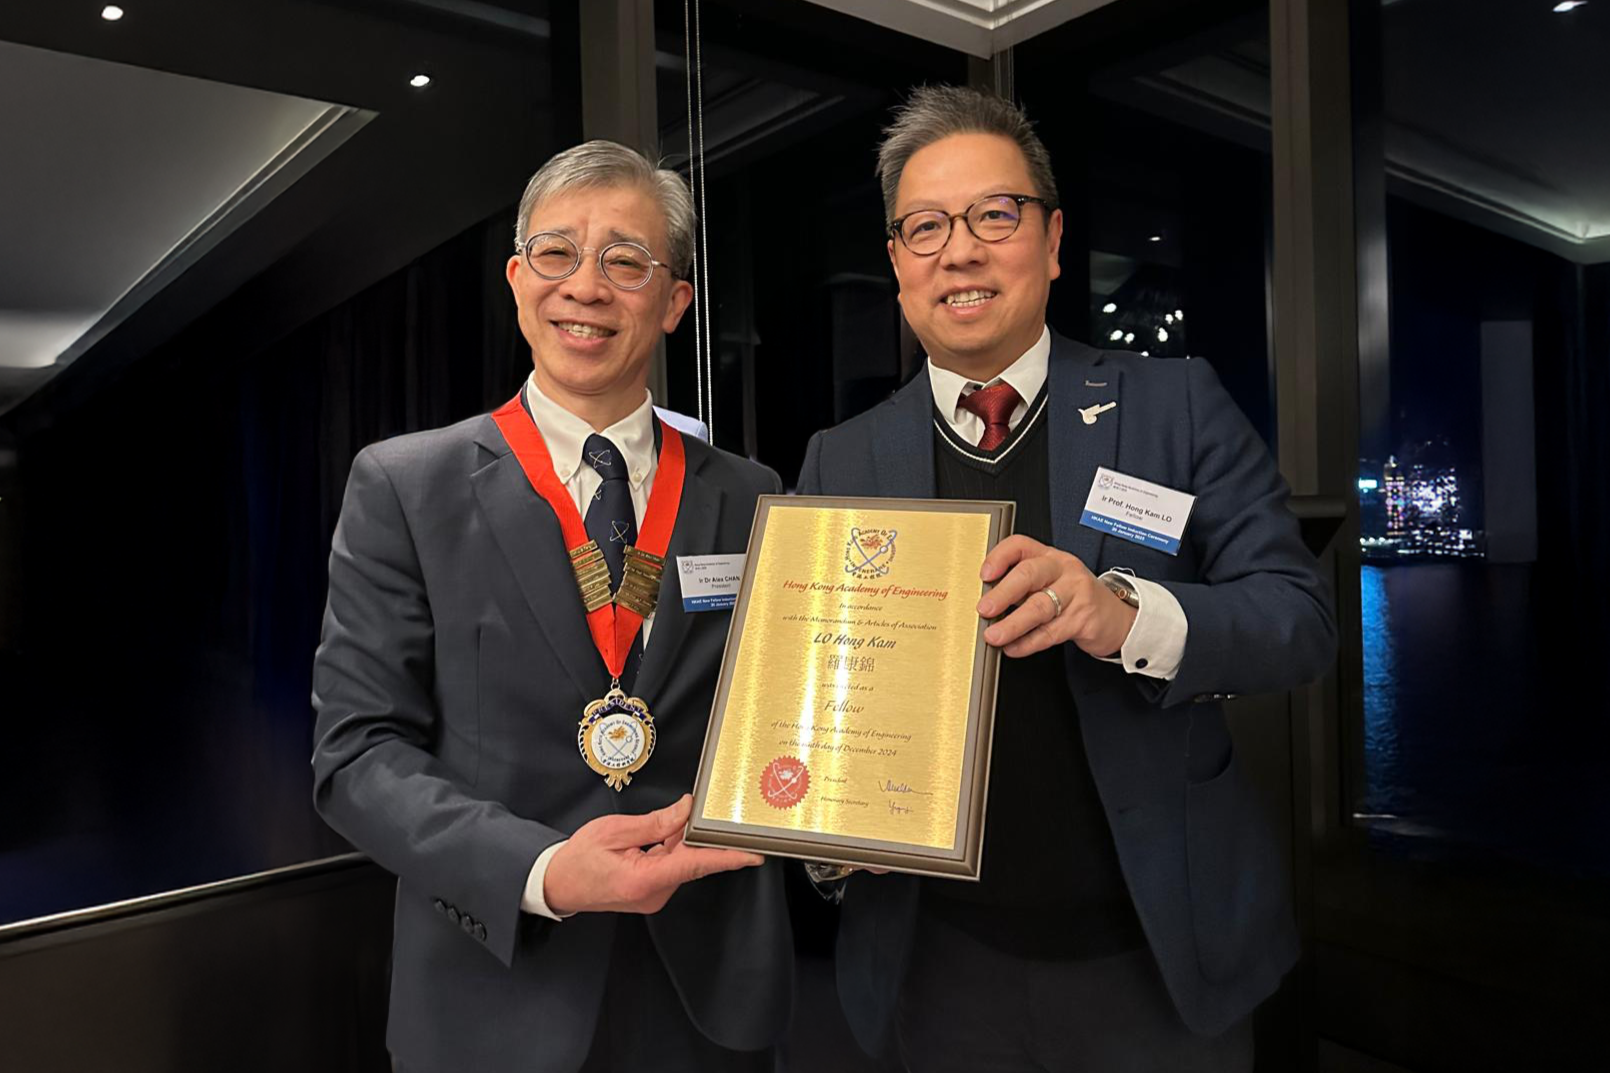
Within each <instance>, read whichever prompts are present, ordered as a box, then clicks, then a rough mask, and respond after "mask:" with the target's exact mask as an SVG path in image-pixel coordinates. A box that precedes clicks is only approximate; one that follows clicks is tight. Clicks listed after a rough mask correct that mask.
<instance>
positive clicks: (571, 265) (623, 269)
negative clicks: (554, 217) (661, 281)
mask: <svg viewBox="0 0 1610 1073" xmlns="http://www.w3.org/2000/svg"><path fill="white" fill-rule="evenodd" d="M514 248H515V249H516V250H519V251H520V253H521V254H522V255H523V256H524V258H525V263H526V265H527V266H528V267H529V268H530V269H531V271H533V272H535V273H536V274H537V275H539V276H541V277H542V278H543V279H565V278H566V277H568V276H570V275H572V274H573V273H574V272H575V271H576V269H578V268H580V267H581V255H582V254H583V253H594V252H596V253H597V254H598V270H599V271H600V272H601V273H603V276H604V278H605V279H607V280H609V282H610V283H612V284H613V285H614V286H616V287H618V288H619V289H621V290H623V291H636V290H641V289H643V288H644V287H646V286H648V282H649V280H651V279H653V278H654V270H655V269H656V268H670V267H671V266H670V265H668V264H666V263H665V262H664V261H656V260H655V259H654V255H653V254H651V253H649V251H648V250H646V249H644V248H643V247H642V246H639V245H638V244H637V243H635V242H612V243H610V244H609V245H608V246H605V247H603V248H602V249H599V248H597V247H594V246H577V245H576V244H575V243H574V242H572V241H571V240H570V239H568V238H566V237H565V236H564V235H561V234H559V233H558V232H555V231H539V232H537V233H536V234H535V235H532V236H531V237H530V238H528V239H526V240H525V242H523V243H520V242H517V243H515V245H514Z"/></svg>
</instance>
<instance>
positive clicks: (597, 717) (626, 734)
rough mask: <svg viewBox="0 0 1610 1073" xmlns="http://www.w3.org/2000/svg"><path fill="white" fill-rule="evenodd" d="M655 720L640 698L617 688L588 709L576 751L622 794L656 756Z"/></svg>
mask: <svg viewBox="0 0 1610 1073" xmlns="http://www.w3.org/2000/svg"><path fill="white" fill-rule="evenodd" d="M654 738H655V732H654V717H653V716H652V715H650V714H649V710H648V705H647V704H645V703H643V700H642V698H640V697H628V696H627V695H626V694H625V693H623V692H621V690H620V686H619V685H618V684H617V685H615V686H612V687H611V688H610V691H609V692H608V693H606V694H604V696H603V698H602V699H601V700H595V701H593V702H592V703H591V704H589V705H587V708H586V710H585V711H583V712H582V715H581V723H580V724H579V725H578V726H577V728H576V748H578V749H579V750H581V758H582V759H583V760H584V761H586V763H587V766H588V767H590V768H592V769H593V770H594V771H596V772H598V774H600V775H602V776H603V777H604V782H606V783H607V784H608V785H609V786H610V787H611V788H612V789H614V790H615V791H616V792H617V793H619V792H620V791H621V790H622V789H624V788H625V787H626V785H627V784H628V783H630V782H631V781H632V775H633V773H635V772H637V771H640V770H641V769H642V767H643V765H644V764H646V763H648V758H649V757H650V756H652V755H653V754H654Z"/></svg>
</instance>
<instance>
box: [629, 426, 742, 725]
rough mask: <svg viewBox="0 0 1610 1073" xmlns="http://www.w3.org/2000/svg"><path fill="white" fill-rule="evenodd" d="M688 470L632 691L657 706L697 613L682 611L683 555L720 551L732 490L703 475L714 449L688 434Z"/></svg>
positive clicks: (683, 481) (650, 704)
mask: <svg viewBox="0 0 1610 1073" xmlns="http://www.w3.org/2000/svg"><path fill="white" fill-rule="evenodd" d="M682 442H683V444H684V445H686V447H687V459H688V469H687V473H686V475H685V476H684V477H683V478H682V503H681V506H680V507H679V508H678V509H677V514H676V528H675V529H673V530H672V531H671V543H670V545H669V546H668V547H667V548H666V549H665V573H664V575H663V576H662V578H661V580H660V599H659V603H658V604H656V605H655V609H654V625H653V628H652V629H651V630H650V633H649V640H648V644H647V645H646V646H644V648H643V663H642V665H641V666H640V667H639V668H638V670H637V681H636V682H635V683H633V686H632V692H633V693H635V694H636V695H637V696H639V697H642V698H643V699H644V700H646V701H648V704H649V709H650V710H651V711H652V710H653V707H654V696H655V694H656V692H657V691H658V689H659V687H660V685H661V683H663V682H664V681H665V676H666V675H667V674H669V673H670V671H671V668H672V667H674V666H675V665H676V654H677V650H678V649H679V648H681V647H682V640H683V638H685V637H686V636H687V633H688V626H689V623H690V620H691V619H692V618H693V616H692V615H690V614H688V613H687V612H685V611H683V610H682V582H681V575H680V574H678V573H677V569H676V557H677V556H678V555H708V554H710V553H711V552H713V551H714V550H715V547H716V537H717V535H718V532H719V529H720V522H721V510H722V507H723V505H724V503H725V500H726V494H725V493H724V492H723V491H722V490H721V488H720V487H719V486H718V485H715V484H712V483H711V482H710V481H708V480H705V479H704V478H702V477H700V475H699V470H700V469H701V468H702V466H703V464H704V460H705V459H706V458H707V457H709V456H708V451H709V448H708V447H706V446H705V445H704V444H703V443H702V442H698V441H695V440H694V439H693V438H692V437H690V436H686V435H684V436H683V437H682Z"/></svg>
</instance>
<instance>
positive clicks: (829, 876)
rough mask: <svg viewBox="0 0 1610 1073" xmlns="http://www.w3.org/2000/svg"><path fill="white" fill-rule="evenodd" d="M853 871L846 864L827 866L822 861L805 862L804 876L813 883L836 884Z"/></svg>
mask: <svg viewBox="0 0 1610 1073" xmlns="http://www.w3.org/2000/svg"><path fill="white" fill-rule="evenodd" d="M853 871H855V869H854V868H852V867H851V866H850V865H847V864H827V863H826V862H823V861H806V862H805V874H806V875H807V876H809V877H810V878H811V882H813V883H836V882H837V881H839V880H841V879H844V878H845V877H847V876H848V875H849V874H850V873H851V872H853Z"/></svg>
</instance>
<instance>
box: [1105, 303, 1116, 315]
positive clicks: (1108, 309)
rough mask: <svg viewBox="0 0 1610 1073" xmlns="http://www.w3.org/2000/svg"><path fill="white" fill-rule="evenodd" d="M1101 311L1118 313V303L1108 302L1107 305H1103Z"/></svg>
mask: <svg viewBox="0 0 1610 1073" xmlns="http://www.w3.org/2000/svg"><path fill="white" fill-rule="evenodd" d="M1101 311H1102V312H1103V313H1116V312H1118V303H1117V302H1108V303H1107V304H1106V305H1104V306H1102V307H1101Z"/></svg>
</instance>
